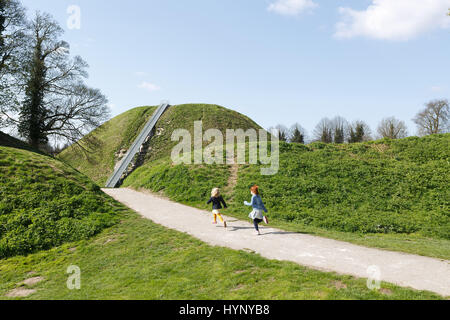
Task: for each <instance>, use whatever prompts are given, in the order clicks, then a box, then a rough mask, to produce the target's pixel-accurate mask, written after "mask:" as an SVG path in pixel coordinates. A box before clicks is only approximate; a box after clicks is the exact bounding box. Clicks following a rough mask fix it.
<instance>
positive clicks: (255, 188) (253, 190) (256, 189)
mask: <svg viewBox="0 0 450 320" xmlns="http://www.w3.org/2000/svg"><path fill="white" fill-rule="evenodd" d="M250 191H251V192H253V193H254V194H259V187H258V186H257V185H256V184H255V185H254V186H253V187H251V188H250Z"/></svg>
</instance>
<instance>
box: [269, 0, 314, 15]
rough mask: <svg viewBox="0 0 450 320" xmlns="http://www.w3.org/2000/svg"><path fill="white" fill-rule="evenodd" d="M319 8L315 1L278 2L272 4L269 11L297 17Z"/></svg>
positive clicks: (278, 0)
mask: <svg viewBox="0 0 450 320" xmlns="http://www.w3.org/2000/svg"><path fill="white" fill-rule="evenodd" d="M317 6H318V4H317V3H315V2H314V1H313V0H277V1H276V2H274V3H272V4H270V5H269V7H268V8H267V10H269V11H272V12H275V13H278V14H282V15H288V16H296V15H299V14H300V13H302V12H303V11H306V10H308V9H314V8H315V7H317Z"/></svg>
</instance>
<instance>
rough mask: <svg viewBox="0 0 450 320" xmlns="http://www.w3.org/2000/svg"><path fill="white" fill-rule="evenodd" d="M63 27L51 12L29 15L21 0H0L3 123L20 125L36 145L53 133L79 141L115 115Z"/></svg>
mask: <svg viewBox="0 0 450 320" xmlns="http://www.w3.org/2000/svg"><path fill="white" fill-rule="evenodd" d="M63 33H64V32H63V29H62V28H61V26H60V25H59V24H58V22H56V21H55V20H54V19H53V18H52V17H51V16H50V15H49V14H47V13H42V12H36V13H35V14H34V16H33V17H32V18H31V19H27V16H26V14H25V9H24V7H23V6H22V5H21V4H20V2H19V1H18V0H0V129H1V128H2V127H3V128H4V127H9V128H14V129H15V130H16V131H17V132H18V133H19V135H20V136H21V137H23V138H24V139H26V140H27V141H28V142H29V143H30V144H31V145H32V146H33V147H35V148H42V147H45V145H46V144H47V143H48V141H49V137H54V138H55V139H61V140H63V141H64V142H66V143H76V142H77V141H78V140H79V139H80V138H81V137H82V136H83V135H85V134H86V133H87V132H89V131H90V130H92V129H94V128H96V127H98V126H99V125H100V124H101V123H102V122H103V121H105V120H107V119H108V118H109V115H110V110H109V107H108V106H107V103H108V100H107V99H106V97H105V96H104V95H103V94H102V93H101V92H100V90H98V89H94V88H90V87H89V86H87V85H86V84H85V80H86V79H87V77H88V73H87V71H86V70H87V68H88V64H87V63H86V62H85V61H84V60H83V59H82V58H81V57H80V56H75V57H71V56H70V46H69V44H68V43H67V42H65V41H63V40H61V37H62V35H63Z"/></svg>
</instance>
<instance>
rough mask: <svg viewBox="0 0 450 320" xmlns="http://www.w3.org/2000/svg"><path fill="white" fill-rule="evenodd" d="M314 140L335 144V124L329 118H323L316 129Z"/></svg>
mask: <svg viewBox="0 0 450 320" xmlns="http://www.w3.org/2000/svg"><path fill="white" fill-rule="evenodd" d="M314 139H315V140H316V141H321V142H324V143H332V142H333V123H332V122H331V121H330V119H328V118H323V119H322V120H320V122H319V123H318V124H317V126H316V128H315V129H314Z"/></svg>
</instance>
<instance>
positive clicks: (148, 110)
mask: <svg viewBox="0 0 450 320" xmlns="http://www.w3.org/2000/svg"><path fill="white" fill-rule="evenodd" d="M155 108H156V107H140V108H135V109H132V110H130V111H127V112H125V113H123V114H121V115H119V116H117V117H115V118H114V119H112V120H110V121H108V122H106V123H105V124H104V125H102V126H101V127H99V128H98V129H96V130H95V131H93V132H92V133H91V134H90V135H88V136H86V137H85V138H83V139H82V140H81V144H83V143H86V141H88V140H95V143H96V144H97V147H95V148H94V149H93V150H92V152H91V153H90V154H89V156H87V155H85V154H84V153H83V152H81V150H80V149H79V148H78V147H77V146H73V147H71V148H68V149H66V150H64V151H63V152H62V153H61V155H60V156H59V158H60V159H61V160H63V161H65V162H67V163H68V164H70V165H72V166H73V167H74V168H76V169H78V170H79V171H80V172H82V173H84V174H86V175H87V176H88V177H90V178H91V179H92V180H94V181H95V182H96V183H98V184H99V185H101V186H103V185H104V184H105V182H106V181H107V179H108V177H109V176H110V175H111V173H112V172H113V169H114V166H115V164H116V162H117V160H118V159H117V158H116V157H115V153H116V152H118V151H119V150H120V149H127V148H129V147H130V146H131V144H132V143H133V141H134V139H135V138H136V137H137V135H138V134H139V133H140V131H141V130H142V129H143V126H144V125H145V123H146V122H147V121H148V119H149V117H150V116H151V115H152V114H153V112H154V111H155ZM199 120H201V121H203V128H204V130H207V129H209V128H217V129H219V130H223V131H224V132H225V130H226V129H227V128H230V129H233V128H236V129H239V128H242V129H248V128H255V129H259V128H260V127H259V126H258V125H257V124H256V123H255V122H253V121H252V120H250V119H249V118H247V117H246V116H244V115H241V114H239V113H237V112H235V111H232V110H229V109H226V108H223V107H220V106H217V105H208V104H185V105H177V106H171V107H170V108H169V109H168V110H167V111H166V112H165V113H164V114H163V116H162V117H161V118H160V120H159V121H158V123H157V124H156V134H155V136H154V137H153V138H152V139H151V142H150V152H149V153H148V156H147V161H153V160H156V159H160V158H162V157H165V156H168V155H170V152H171V150H172V148H173V146H175V145H176V144H177V142H172V141H171V136H172V132H173V130H175V129H185V130H188V131H189V132H190V133H191V135H192V136H193V131H194V121H199ZM160 128H162V129H163V130H159V129H160Z"/></svg>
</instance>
